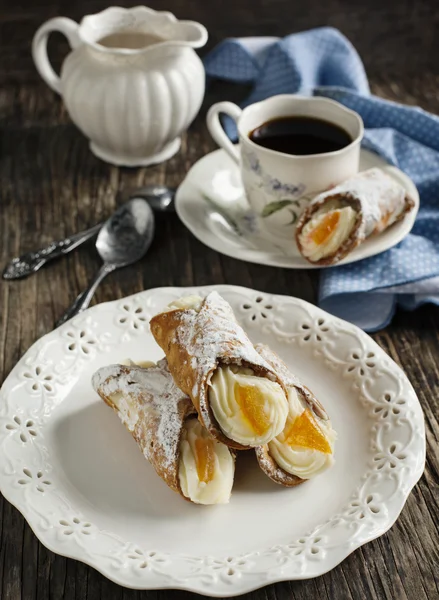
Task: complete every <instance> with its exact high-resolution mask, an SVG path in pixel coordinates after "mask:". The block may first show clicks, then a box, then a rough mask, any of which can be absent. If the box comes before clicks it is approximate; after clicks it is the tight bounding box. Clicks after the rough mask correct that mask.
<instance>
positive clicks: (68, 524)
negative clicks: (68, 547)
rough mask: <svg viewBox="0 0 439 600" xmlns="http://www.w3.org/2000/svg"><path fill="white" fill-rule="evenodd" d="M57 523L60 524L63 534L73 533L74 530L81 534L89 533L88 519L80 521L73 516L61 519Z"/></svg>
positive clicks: (89, 524)
mask: <svg viewBox="0 0 439 600" xmlns="http://www.w3.org/2000/svg"><path fill="white" fill-rule="evenodd" d="M59 524H60V525H61V526H62V528H63V529H62V532H63V534H64V535H73V534H74V533H75V532H76V533H80V534H81V535H91V531H90V528H91V523H89V522H88V521H81V519H78V517H73V519H72V520H71V521H68V520H67V519H61V520H60V521H59Z"/></svg>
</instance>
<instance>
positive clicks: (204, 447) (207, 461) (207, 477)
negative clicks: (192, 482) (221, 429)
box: [195, 437, 215, 483]
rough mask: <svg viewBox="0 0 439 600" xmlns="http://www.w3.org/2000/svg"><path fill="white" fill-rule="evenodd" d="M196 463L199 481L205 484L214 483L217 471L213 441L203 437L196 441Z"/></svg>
mask: <svg viewBox="0 0 439 600" xmlns="http://www.w3.org/2000/svg"><path fill="white" fill-rule="evenodd" d="M195 463H196V465H197V474H198V479H199V480H200V481H202V482H203V483H209V481H212V479H213V476H214V471H215V451H214V447H213V440H209V439H208V438H201V437H199V438H197V439H196V440H195Z"/></svg>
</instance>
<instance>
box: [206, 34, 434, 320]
mask: <svg viewBox="0 0 439 600" xmlns="http://www.w3.org/2000/svg"><path fill="white" fill-rule="evenodd" d="M204 64H205V68H206V72H207V75H208V76H209V77H214V78H219V79H224V80H229V81H233V82H237V83H238V82H239V83H249V82H250V83H253V84H254V87H253V91H252V93H251V94H250V96H249V98H247V100H246V102H245V103H244V105H245V106H247V105H248V104H251V103H253V102H257V101H258V100H262V99H264V98H267V97H269V96H272V95H274V94H286V93H300V94H302V95H303V94H309V95H319V96H325V97H328V98H333V99H334V100H337V101H338V102H341V103H342V104H344V105H345V106H347V107H349V108H351V109H353V110H355V111H357V112H358V113H359V114H360V115H361V116H362V118H363V120H364V125H365V128H366V131H365V136H364V141H363V147H365V148H367V149H369V150H372V151H373V152H376V153H377V154H379V155H381V156H382V157H383V158H385V159H386V160H387V161H388V162H389V163H391V164H393V165H395V166H397V167H399V168H400V169H402V170H403V171H405V172H406V173H407V175H409V177H411V179H412V180H413V181H414V182H415V184H416V186H417V188H418V190H419V194H420V197H421V208H420V210H419V213H418V217H417V219H416V223H415V225H414V227H413V229H412V232H411V233H410V234H409V235H408V236H407V237H406V238H405V239H404V240H403V241H402V242H401V243H400V244H398V245H397V246H395V247H394V248H392V249H390V250H388V251H387V252H384V253H382V254H380V255H378V256H374V257H372V258H368V259H365V260H362V261H359V262H356V263H353V264H350V265H346V266H340V267H335V268H331V269H323V270H322V271H321V278H320V292H319V303H320V305H321V306H322V308H324V309H325V310H328V311H329V312H331V313H333V314H335V315H337V316H340V317H342V318H343V319H347V320H348V321H352V322H353V323H355V324H357V325H359V326H360V327H362V328H363V329H365V330H366V331H376V330H378V329H381V328H382V327H385V326H386V325H387V324H388V323H389V322H390V321H391V319H392V317H393V314H394V312H395V308H396V306H397V305H398V304H399V305H400V306H402V307H403V308H405V309H407V310H413V309H414V308H416V307H418V306H420V305H421V304H424V303H426V302H433V303H435V304H439V117H437V116H435V115H432V114H429V113H427V112H425V111H423V110H422V109H420V108H417V107H409V106H404V105H400V104H396V103H394V102H389V101H386V100H382V99H380V98H377V97H375V96H371V95H370V92H369V85H368V82H367V77H366V73H365V71H364V67H363V64H362V62H361V59H360V57H359V56H358V54H357V52H356V51H355V49H354V47H353V46H352V45H351V43H350V42H349V41H348V40H347V39H346V38H345V37H344V36H343V35H342V34H341V33H340V32H339V31H337V30H335V29H332V28H328V27H325V28H321V29H314V30H311V31H306V32H303V33H297V34H292V35H289V36H287V37H285V38H283V39H279V38H267V37H261V38H240V39H228V40H225V41H223V42H222V43H221V44H219V45H218V46H217V47H216V48H214V50H212V52H210V53H209V54H208V55H207V56H206V58H205V60H204ZM226 128H227V131H228V133H229V135H230V136H231V137H232V138H233V137H234V135H235V134H236V132H235V130H234V127H233V124H232V123H231V122H228V123H227V127H226Z"/></svg>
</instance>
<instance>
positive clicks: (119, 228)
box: [56, 198, 154, 327]
mask: <svg viewBox="0 0 439 600" xmlns="http://www.w3.org/2000/svg"><path fill="white" fill-rule="evenodd" d="M153 238H154V213H153V212H152V210H151V207H150V206H149V204H148V202H146V201H145V200H144V199H143V198H132V199H131V200H129V201H128V202H127V203H126V204H124V205H122V206H121V207H120V208H119V209H118V210H117V211H116V212H115V213H114V214H113V216H112V217H110V219H108V221H106V222H105V223H104V225H103V226H102V229H101V230H100V232H99V235H98V237H97V240H96V249H97V251H98V253H99V255H100V257H101V258H102V260H103V261H104V264H103V265H102V267H101V268H100V269H99V271H98V272H97V274H96V276H95V277H94V279H92V281H91V282H90V284H89V286H88V287H87V289H86V290H85V291H84V292H82V294H80V295H79V296H78V297H77V298H76V300H75V301H74V302H73V304H72V305H71V306H70V308H68V309H67V311H66V312H65V313H64V315H63V316H62V317H61V319H59V321H57V323H56V326H57V327H58V326H59V325H62V323H65V322H66V321H68V320H69V319H71V318H72V317H74V316H75V315H77V314H79V313H80V312H82V311H83V310H85V309H86V308H87V307H88V305H89V304H90V301H91V299H92V297H93V294H94V293H95V290H96V288H97V287H98V285H99V284H100V282H101V281H102V280H103V279H104V277H106V276H107V275H108V273H111V272H112V271H114V270H116V269H119V268H121V267H126V266H127V265H130V264H132V263H134V262H136V261H138V260H140V259H141V258H142V257H143V256H144V255H145V254H146V252H147V250H148V248H149V247H150V245H151V242H152V240H153Z"/></svg>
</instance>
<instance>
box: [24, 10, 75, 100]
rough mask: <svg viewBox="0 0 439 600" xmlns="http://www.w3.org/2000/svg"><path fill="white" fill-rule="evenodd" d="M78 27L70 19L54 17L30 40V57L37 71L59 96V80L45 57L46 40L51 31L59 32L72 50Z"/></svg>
mask: <svg viewBox="0 0 439 600" xmlns="http://www.w3.org/2000/svg"><path fill="white" fill-rule="evenodd" d="M78 27H79V26H78V23H76V22H75V21H72V19H67V17H55V18H54V19H49V20H48V21H46V23H43V25H41V27H40V28H39V29H38V30H37V32H36V33H35V35H34V38H33V40H32V57H33V59H34V63H35V66H36V68H37V71H38V73H39V74H40V75H41V77H42V78H43V79H44V81H45V82H46V83H47V85H48V86H49V87H50V88H52V90H53V91H55V92H57V93H58V94H59V95H61V79H60V78H59V77H58V75H57V74H56V73H55V71H54V70H53V68H52V65H51V64H50V62H49V57H48V56H47V40H48V38H49V34H50V33H52V31H59V32H61V33H63V34H64V35H65V36H66V38H67V40H68V42H69V44H70V47H71V48H72V49H73V48H76V46H78V44H79V37H78Z"/></svg>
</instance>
